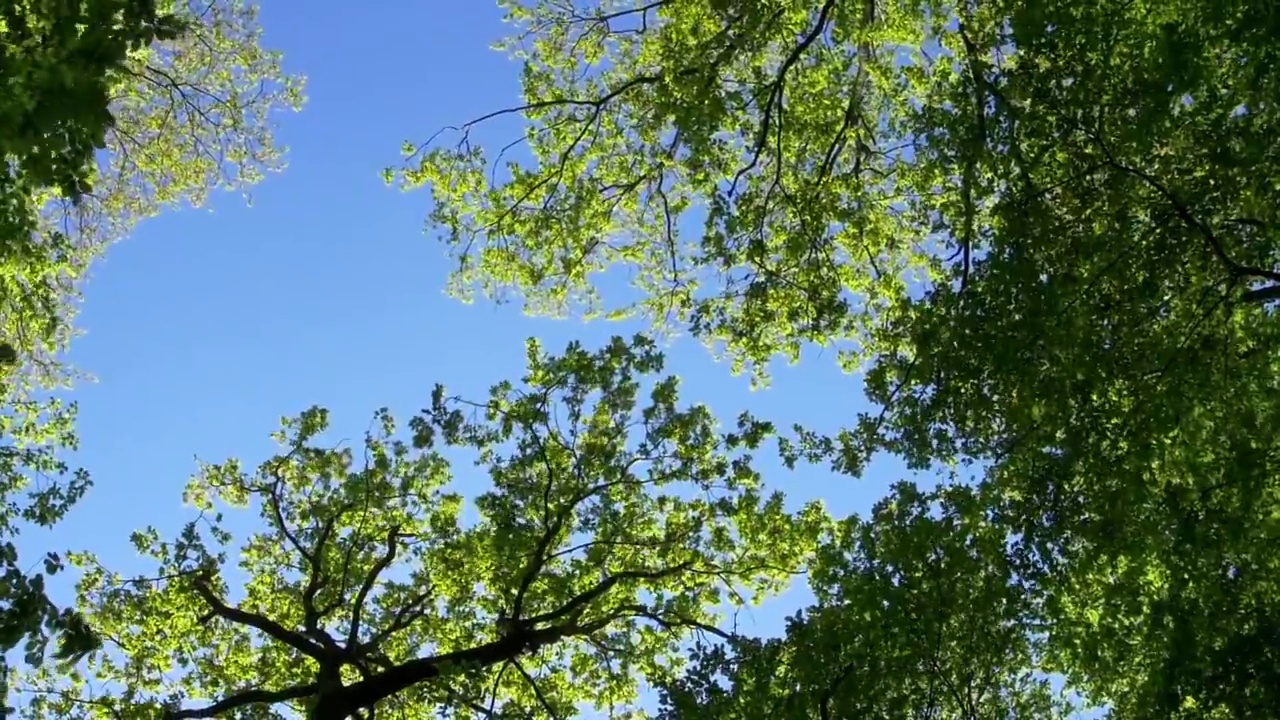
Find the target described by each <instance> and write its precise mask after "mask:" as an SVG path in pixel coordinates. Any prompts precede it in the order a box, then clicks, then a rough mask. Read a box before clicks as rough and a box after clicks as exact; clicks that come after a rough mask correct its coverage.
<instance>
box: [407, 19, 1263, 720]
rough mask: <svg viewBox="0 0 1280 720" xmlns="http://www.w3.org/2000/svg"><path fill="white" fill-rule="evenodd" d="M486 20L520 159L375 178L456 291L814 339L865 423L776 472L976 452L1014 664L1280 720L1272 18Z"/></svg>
mask: <svg viewBox="0 0 1280 720" xmlns="http://www.w3.org/2000/svg"><path fill="white" fill-rule="evenodd" d="M506 5H507V7H508V8H509V13H510V17H511V19H512V21H514V22H515V23H516V25H517V27H518V32H517V36H516V37H515V39H513V41H512V42H511V44H510V47H511V48H512V49H513V50H515V51H516V53H517V56H518V57H519V58H521V59H522V60H523V62H524V74H523V79H524V88H525V103H524V104H523V105H521V106H520V107H517V108H513V109H510V110H508V111H504V112H506V113H509V114H514V113H521V114H523V116H524V117H525V118H527V120H528V121H529V131H528V132H527V133H526V137H525V139H526V141H527V142H526V146H527V148H528V150H529V153H530V158H531V162H525V163H523V164H521V163H517V162H514V161H511V162H509V163H508V164H507V165H506V166H505V167H504V168H496V169H498V170H504V171H505V172H500V173H496V174H491V172H490V170H491V168H490V167H489V165H490V156H489V155H487V154H486V153H485V152H484V151H483V149H481V148H478V147H473V146H471V145H470V144H469V142H468V140H467V138H466V137H465V133H466V132H469V131H470V129H471V128H472V126H473V125H467V126H466V127H465V128H464V137H463V138H462V140H461V142H460V144H458V145H456V146H454V145H446V144H444V143H445V140H443V139H441V140H438V141H436V143H435V144H432V145H430V146H428V147H425V148H422V149H421V150H420V151H419V152H418V154H417V155H415V156H414V158H413V159H412V162H411V164H410V165H409V166H408V167H407V168H406V169H405V171H404V172H403V174H402V177H403V179H404V181H405V182H406V183H408V184H409V185H410V186H414V185H418V184H425V185H427V186H429V188H430V190H431V194H432V196H433V200H434V206H433V209H432V214H431V219H432V222H433V223H434V225H435V226H436V227H439V228H442V230H443V235H442V237H443V239H444V240H445V242H446V243H447V245H448V247H449V248H450V249H451V250H452V251H453V252H454V254H455V257H456V258H457V260H458V262H459V270H458V272H457V274H456V276H455V280H456V285H455V290H458V291H461V292H463V293H464V294H465V293H466V292H469V291H471V290H472V289H474V288H476V287H477V286H478V287H479V288H480V289H482V290H483V291H485V292H487V293H488V294H490V295H491V296H496V297H500V298H501V297H506V296H509V295H512V294H517V295H520V296H522V297H523V298H524V301H525V303H526V304H527V305H528V306H529V307H530V308H531V309H532V310H534V311H540V312H564V311H574V310H584V309H585V310H588V311H600V312H605V313H608V314H613V315H617V314H625V313H628V312H636V313H641V314H642V315H644V316H647V317H649V318H651V319H653V320H654V321H655V322H665V321H668V320H673V321H675V322H677V323H678V324H682V325H684V326H687V327H689V328H690V329H691V330H692V331H693V332H694V333H695V334H696V335H698V336H700V337H702V338H703V339H705V340H706V341H707V342H709V343H714V344H718V345H721V346H723V347H724V348H725V349H726V352H727V353H728V354H729V355H730V356H731V357H732V358H733V359H734V360H735V361H736V362H737V363H739V366H743V365H747V366H753V370H755V371H757V372H760V371H762V369H763V364H764V363H765V362H766V361H768V360H769V359H770V358H773V357H775V356H777V355H779V354H781V355H784V356H791V357H792V358H795V357H798V355H799V353H800V351H801V349H802V348H803V347H804V346H805V345H806V344H813V343H816V344H821V345H835V346H837V347H840V348H841V349H842V350H843V358H844V360H845V362H846V365H847V367H849V368H851V369H853V368H858V369H863V370H865V371H866V384H867V388H868V393H869V395H870V396H871V398H872V399H873V400H874V401H876V402H877V403H879V404H880V405H881V406H883V412H880V411H877V412H874V413H869V414H867V415H865V416H863V417H860V418H857V419H856V422H854V420H855V419H854V418H851V423H850V426H849V430H848V431H846V432H845V433H842V434H841V435H840V436H839V437H836V438H820V437H815V436H808V438H807V440H808V443H807V444H806V445H805V446H803V447H802V448H801V449H802V451H803V452H804V453H805V454H806V455H807V456H808V457H829V458H831V460H832V461H833V465H834V467H835V468H836V469H838V470H842V471H846V472H850V473H857V472H858V471H859V470H860V468H861V467H862V466H863V464H864V462H865V461H866V459H867V458H868V457H869V456H870V455H871V454H872V453H875V452H878V451H882V450H888V451H891V452H895V453H898V454H900V455H901V456H904V457H905V458H907V459H908V460H909V461H910V462H911V463H912V464H913V465H915V466H917V467H926V466H929V465H930V464H932V463H939V462H941V463H954V462H957V461H964V462H976V463H977V464H975V465H972V466H966V467H969V468H970V470H969V471H967V475H965V477H964V479H966V480H968V481H971V482H972V484H973V485H974V487H977V488H980V490H981V492H980V496H981V497H982V498H983V504H984V512H985V514H986V515H987V516H989V522H992V523H995V524H996V525H997V526H998V527H999V528H1000V529H1001V532H1002V533H1004V537H1005V538H1006V544H1007V547H1008V551H1007V552H1008V555H1007V557H1000V554H999V553H996V554H995V555H991V554H990V553H988V554H987V555H985V556H983V559H982V560H981V562H983V563H986V564H988V566H989V567H990V570H989V572H991V573H994V574H996V575H997V576H999V573H1000V572H1004V571H1003V570H999V568H1000V567H1001V564H1002V563H1011V564H1012V567H1013V570H1011V571H1009V572H1013V573H1014V574H1015V575H1016V577H1017V578H1019V582H1021V583H1024V584H1026V586H1027V588H1026V592H1027V593H1028V596H1029V598H1030V600H1029V601H1028V602H1029V604H1028V606H1027V609H1026V611H1025V612H1020V613H1018V614H1017V620H1016V621H1017V622H1018V623H1020V625H1021V627H1023V628H1024V630H1025V632H1026V633H1027V634H1029V635H1035V636H1037V638H1038V640H1037V643H1038V651H1037V655H1038V657H1039V663H1040V665H1041V669H1045V670H1056V671H1058V672H1060V673H1062V674H1064V675H1066V676H1067V677H1068V678H1069V679H1070V681H1071V683H1072V684H1073V686H1074V687H1076V688H1078V689H1080V690H1083V691H1085V692H1087V694H1088V695H1089V696H1090V698H1091V699H1093V700H1094V701H1096V702H1100V703H1109V704H1110V705H1111V706H1112V709H1113V712H1114V713H1115V715H1116V717H1169V716H1171V715H1177V714H1179V713H1181V714H1184V715H1185V716H1188V717H1269V716H1270V715H1269V713H1270V712H1271V710H1270V709H1272V708H1275V707H1280V695H1277V694H1276V690H1275V688H1280V683H1277V682H1275V678H1277V677H1280V655H1278V654H1277V651H1276V650H1275V647H1276V642H1275V639H1276V637H1277V635H1276V633H1277V631H1278V629H1280V614H1277V613H1278V612H1280V610H1278V608H1280V603H1278V602H1277V600H1280V597H1278V596H1277V587H1278V586H1277V583H1280V566H1278V565H1277V561H1276V557H1277V556H1276V553H1275V552H1274V548H1275V547H1276V543H1277V541H1278V540H1280V483H1277V480H1276V477H1277V472H1276V470H1277V468H1276V462H1277V457H1278V452H1280V445H1278V444H1277V443H1278V442H1280V441H1278V440H1277V438H1278V437H1280V435H1277V430H1278V429H1280V428H1278V427H1277V422H1280V416H1278V414H1277V413H1278V409H1280V403H1278V400H1280V396H1278V394H1277V393H1280V381H1278V380H1277V377H1278V374H1277V372H1276V370H1277V368H1276V355H1275V352H1274V348H1275V347H1276V340H1277V338H1276V334H1277V332H1278V331H1280V325H1278V324H1277V320H1276V317H1275V315H1274V314H1273V313H1272V312H1271V311H1270V309H1269V306H1268V305H1267V303H1268V302H1269V301H1270V300H1271V299H1272V298H1274V297H1276V295H1277V292H1276V290H1275V287H1276V286H1275V284H1274V283H1276V282H1277V281H1278V280H1280V270H1278V269H1277V262H1278V260H1280V258H1278V257H1277V255H1280V230H1278V228H1280V185H1277V184H1276V181H1275V178H1276V177H1277V176H1280V175H1278V174H1280V167H1278V165H1280V154H1277V145H1276V143H1275V142H1274V138H1275V137H1277V136H1280V108H1277V106H1276V98H1277V97H1280V70H1277V67H1280V66H1278V65H1277V60H1280V57H1278V53H1280V44H1277V43H1276V42H1275V38H1276V37H1278V36H1280V6H1277V5H1276V4H1275V3H1270V2H1240V3H1218V2H1210V1H1208V0H1147V1H1144V2H1129V1H1128V0H1126V1H1124V2H1119V1H1117V0H1089V1H1087V2H1072V3H1052V4H1045V3H1028V2H1023V1H1015V0H1003V1H1000V0H998V1H996V2H987V3H958V4H949V3H941V2H932V1H925V0H921V1H905V2H864V3H853V2H835V1H834V0H808V1H807V2H783V1H780V0H778V1H775V0H744V1H740V2H723V1H721V0H655V1H651V2H634V3H633V2H609V3H604V4H600V5H594V6H587V7H584V6H583V5H582V4H580V3H573V4H566V3H559V2H551V1H545V2H544V1H538V2H509V3H506ZM497 114H502V113H501V112H500V113H497ZM487 117H492V116H487ZM509 154H510V153H509V152H508V155H509ZM617 266H626V267H628V268H629V269H630V270H632V271H634V272H633V277H635V278H636V282H637V284H638V287H639V288H640V289H641V290H642V291H644V294H643V299H642V300H641V301H640V303H639V304H638V305H637V306H635V307H628V306H625V305H619V304H617V303H616V302H612V300H611V298H610V297H608V296H605V295H601V294H599V293H597V292H595V288H594V287H593V279H592V274H593V273H596V272H598V271H602V270H605V269H608V268H611V267H617ZM904 522H905V521H904ZM900 532H904V533H905V532H908V529H907V527H906V526H904V527H903V528H901V529H900ZM955 532H960V530H956V531H955ZM850 552H852V553H853V554H854V556H855V557H856V556H857V552H856V551H853V550H850ZM818 615H819V617H820V619H818V620H813V619H810V620H808V621H806V622H807V623H809V624H813V623H827V622H830V623H843V622H845V621H844V620H839V619H830V615H831V613H830V612H828V611H826V610H825V609H824V610H823V611H822V612H821V613H818ZM998 621H999V622H1003V621H1002V620H999V618H997V617H988V618H985V619H983V622H987V623H990V624H998ZM848 622H853V621H852V620H850V621H848ZM990 626H991V627H995V626H996V625H990ZM797 633H798V634H797V635H796V637H795V638H794V641H795V642H797V643H803V642H805V640H804V631H797ZM857 638H862V635H861V634H860V633H856V632H855V633H853V635H852V636H851V637H848V638H846V639H845V642H847V643H850V644H853V645H855V646H858V643H860V642H863V640H861V639H857ZM859 647H860V646H859ZM779 652H781V651H779ZM805 657H807V658H808V659H812V658H813V655H811V654H810V655H806V656H805ZM917 660H920V658H919V657H917ZM921 661H923V660H921ZM744 662H747V661H745V660H744ZM826 669H829V666H826ZM864 670H865V668H864ZM743 672H747V671H743ZM752 677H754V676H752ZM751 682H752V680H751V679H750V678H746V677H744V678H743V684H741V685H735V686H734V690H733V692H741V693H747V692H756V690H753V689H751V688H757V686H754V685H752V684H751ZM758 689H759V688H757V690H758ZM760 691H761V692H763V690H760ZM786 691H789V688H786V687H784V686H782V685H775V686H774V692H779V693H781V692H786ZM904 692H905V690H904ZM753 697H754V696H753ZM1002 697H1008V698H1012V697H1014V696H1013V695H1008V694H1006V695H1002ZM1008 701H1009V702H1012V700H1011V699H1010V700H1008ZM717 702H719V701H717ZM752 702H753V703H755V702H756V700H752ZM756 706H757V707H759V704H758V703H756ZM917 711H919V712H924V711H923V710H920V709H917ZM902 712H906V711H902ZM956 712H959V713H960V715H959V716H964V717H971V716H973V715H972V714H970V713H969V712H968V711H956ZM979 714H982V713H979ZM694 715H695V716H696V713H694Z"/></svg>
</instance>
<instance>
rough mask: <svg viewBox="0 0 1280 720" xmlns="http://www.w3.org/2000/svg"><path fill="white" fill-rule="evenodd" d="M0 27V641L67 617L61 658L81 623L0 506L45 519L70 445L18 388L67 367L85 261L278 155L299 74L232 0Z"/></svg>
mask: <svg viewBox="0 0 1280 720" xmlns="http://www.w3.org/2000/svg"><path fill="white" fill-rule="evenodd" d="M179 31H181V34H180V33H179ZM0 35H3V48H2V49H0V80H3V81H4V82H3V84H4V87H5V91H4V92H3V93H0V136H2V137H0V155H3V156H4V159H5V160H6V161H7V164H6V167H5V170H6V173H4V174H3V175H0V403H2V404H3V407H2V408H0V536H2V537H3V542H4V543H5V544H4V545H3V546H0V598H3V605H4V607H3V608H0V649H5V650H7V649H9V648H12V647H14V646H15V645H16V644H19V643H20V642H21V641H22V640H23V638H24V637H26V638H27V639H28V640H31V642H32V643H33V644H32V645H30V646H29V647H28V649H29V650H30V651H31V654H30V655H29V658H30V659H34V658H36V657H37V656H39V655H40V654H41V652H42V651H43V648H44V643H45V636H46V633H47V631H48V630H56V629H68V630H72V631H73V632H70V633H68V634H65V635H64V636H63V637H62V641H63V642H64V647H63V648H62V651H64V652H62V653H61V654H62V655H64V656H67V657H70V656H75V655H76V654H78V653H79V652H81V651H83V650H85V649H87V648H88V647H90V646H91V645H92V638H91V637H90V636H89V635H88V634H86V633H85V632H83V631H84V627H83V624H82V623H80V622H79V621H78V619H77V617H76V616H75V615H74V614H68V613H63V612H61V611H58V610H57V609H56V608H54V607H53V606H52V605H50V604H49V602H48V600H47V599H46V598H45V597H44V594H43V590H42V588H43V578H42V576H41V575H39V574H35V575H30V574H29V573H30V571H31V570H32V569H36V568H39V567H40V563H39V562H38V561H35V559H33V558H24V560H23V561H22V562H19V561H18V558H17V557H16V556H15V554H14V552H13V547H12V544H11V541H12V538H13V536H14V534H15V533H16V532H17V528H16V527H15V526H14V522H15V521H16V520H17V519H18V518H21V519H23V520H24V521H27V522H36V523H39V524H44V525H48V524H51V523H53V522H54V521H56V520H57V519H58V518H59V517H61V515H62V514H63V513H64V512H65V511H66V509H67V508H68V507H69V506H70V504H71V503H72V502H74V501H75V500H76V499H77V498H78V497H79V496H80V495H81V494H82V493H83V492H84V489H85V488H86V487H87V484H88V478H87V476H85V474H84V473H83V472H72V471H71V470H70V469H69V468H66V467H65V466H63V465H62V464H61V463H60V462H58V461H56V460H55V456H56V453H57V451H58V450H59V449H63V448H73V447H74V434H73V433H72V418H73V414H72V411H73V410H74V408H63V407H61V406H59V405H57V404H49V403H45V404H41V403H35V402H33V401H32V400H31V398H32V397H33V396H35V394H36V393H38V392H39V391H42V390H45V389H48V388H49V387H50V386H52V385H54V384H57V383H61V382H63V381H65V380H66V379H67V374H66V372H65V369H64V368H63V367H62V365H61V363H60V362H59V359H58V357H57V355H58V353H59V352H60V351H61V350H63V349H65V347H66V342H67V341H68V339H69V337H70V335H71V329H72V328H71V319H72V316H73V313H74V309H75V305H74V300H75V292H76V286H77V283H78V281H79V279H80V278H81V277H83V274H84V271H85V270H86V269H87V267H88V265H89V263H90V262H91V261H92V260H93V259H94V258H96V257H97V256H98V254H99V253H100V252H101V251H102V250H103V249H104V248H105V246H106V245H107V243H109V242H111V241H114V240H117V239H119V238H121V237H123V236H124V235H126V234H127V233H128V232H129V231H130V229H131V228H132V226H133V224H134V223H135V222H136V221H138V220H139V219H141V218H144V217H147V216H149V215H153V214H155V213H156V212H158V211H159V210H160V209H161V208H162V207H164V206H166V205H172V204H175V203H177V202H179V201H183V200H186V201H191V202H197V203H198V202H200V201H202V200H203V199H204V197H205V196H206V195H207V193H208V192H209V191H211V190H213V189H214V188H216V187H219V186H226V187H247V186H248V185H249V184H252V183H253V182H255V181H256V180H257V179H259V177H260V176H261V173H262V171H263V170H267V169H274V168H277V167H279V165H280V152H279V150H278V149H277V148H276V147H275V146H274V144H273V143H272V140H271V122H270V120H271V114H272V113H273V112H275V111H276V110H278V109H281V108H296V107H297V105H298V102H299V100H300V97H299V94H298V93H299V90H300V82H299V80H298V79H296V78H291V77H288V76H285V75H284V74H283V72H282V71H281V68H280V64H279V57H278V55H277V54H274V53H271V52H268V51H266V50H264V49H262V48H261V47H260V44H259V40H260V32H259V29H258V27H257V23H256V18H255V15H254V12H253V10H252V9H251V8H249V7H246V6H245V5H243V4H242V3H240V2H238V1H237V0H215V1H214V2H208V1H207V0H201V1H198V2H197V1H194V0H193V1H192V2H190V3H180V4H175V3H173V2H160V3H156V2H152V1H148V0H88V1H87V2H63V1H61V0H27V1H25V2H17V3H5V4H4V9H3V11H0ZM95 150H100V151H101V152H98V153H97V154H96V155H95ZM64 475H65V477H63V476H64ZM33 483H34V489H33ZM59 563H60V561H59V560H58V559H57V558H51V559H50V562H49V563H47V564H46V566H45V567H46V572H53V571H55V570H56V569H57V567H58V565H59ZM42 626H43V629H42Z"/></svg>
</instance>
